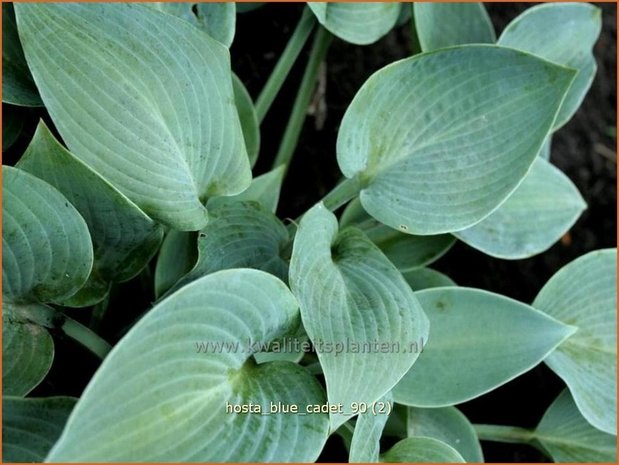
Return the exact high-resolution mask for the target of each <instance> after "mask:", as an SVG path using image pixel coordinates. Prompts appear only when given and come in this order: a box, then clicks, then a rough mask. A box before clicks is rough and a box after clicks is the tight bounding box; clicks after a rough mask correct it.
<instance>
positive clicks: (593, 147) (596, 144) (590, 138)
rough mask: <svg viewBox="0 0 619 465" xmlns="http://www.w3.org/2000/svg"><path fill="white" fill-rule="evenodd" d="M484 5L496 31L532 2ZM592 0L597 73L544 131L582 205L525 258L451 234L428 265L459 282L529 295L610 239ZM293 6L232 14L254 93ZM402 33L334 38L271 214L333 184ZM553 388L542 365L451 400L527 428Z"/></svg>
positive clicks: (529, 456)
mask: <svg viewBox="0 0 619 465" xmlns="http://www.w3.org/2000/svg"><path fill="white" fill-rule="evenodd" d="M485 5H486V8H487V10H488V13H489V14H490V17H491V19H492V22H493V24H494V26H495V30H496V32H497V37H498V36H499V35H500V33H501V32H502V30H503V29H504V27H505V26H506V25H507V24H508V23H509V22H510V21H511V20H512V19H513V18H515V17H516V16H518V14H520V13H521V12H522V11H524V10H525V9H527V8H529V7H531V6H533V5H534V4H532V3H486V4H485ZM598 6H599V7H600V8H602V18H603V26H602V33H601V36H600V39H599V40H598V42H597V44H596V46H595V49H594V53H595V56H596V60H597V64H598V71H597V75H596V78H595V80H594V82H593V85H592V87H591V89H590V91H589V93H588V94H587V97H586V99H585V101H584V103H583V105H582V106H581V108H580V110H579V111H578V113H577V114H576V115H575V116H574V118H572V120H571V121H570V122H569V123H568V124H567V125H566V126H564V127H563V128H562V129H560V130H559V131H558V132H557V133H556V134H555V136H554V137H553V143H552V153H551V161H552V162H553V163H554V164H555V165H556V166H557V167H559V168H560V169H561V170H563V171H564V172H565V173H566V174H567V175H568V176H569V178H570V179H571V180H572V181H573V182H574V183H575V184H576V186H577V187H578V189H579V190H580V192H581V193H582V195H583V197H584V199H585V200H586V202H587V204H588V209H587V210H586V211H585V213H584V214H583V215H582V217H581V218H580V219H579V220H578V222H577V223H576V225H575V226H574V227H573V228H572V230H571V231H570V232H569V233H568V234H566V236H565V237H564V238H563V239H562V240H561V241H560V242H559V243H557V244H556V245H555V246H553V247H552V248H551V249H550V250H548V251H547V252H545V253H543V254H541V255H538V256H536V257H533V258H530V259H526V260H519V261H507V260H498V259H494V258H491V257H487V256H485V255H484V254H482V253H480V252H478V251H476V250H474V249H472V248H470V247H468V246H467V245H466V244H464V243H461V242H458V243H457V244H456V245H455V246H454V247H453V248H452V249H451V250H450V251H449V252H448V253H447V254H446V255H445V256H444V257H443V258H442V259H441V260H439V261H438V262H436V263H435V264H433V265H432V267H433V268H436V269H438V270H440V271H443V272H445V273H447V274H448V275H449V276H450V277H452V278H453V279H454V280H455V281H456V282H457V283H458V284H460V285H463V286H471V287H478V288H482V289H487V290H490V291H494V292H498V293H501V294H504V295H507V296H510V297H513V298H515V299H518V300H521V301H523V302H531V301H532V300H533V299H534V298H535V296H536V295H537V293H538V291H539V290H540V289H541V287H542V286H543V285H544V283H545V282H546V281H547V280H548V279H549V278H550V277H551V276H552V275H553V274H554V273H555V272H556V271H557V270H558V269H559V268H560V267H562V266H563V265H564V264H566V263H568V262H570V261H571V260H573V259H574V258H576V257H578V256H580V255H582V254H584V253H586V252H589V251H591V250H595V249H599V248H605V247H615V246H616V243H617V242H616V237H617V236H616V224H617V222H616V205H617V195H616V192H617V190H616V181H617V177H616V172H617V166H616V101H617V98H616V87H617V86H616V69H617V66H616V34H617V30H616V24H617V21H616V5H615V4H598ZM301 8H302V7H301V6H300V5H296V4H271V5H265V6H263V7H261V8H259V9H257V10H254V11H252V12H250V13H245V14H243V15H239V17H238V21H237V34H236V37H235V41H234V44H233V46H232V49H231V52H232V59H233V68H234V70H235V72H236V73H237V74H238V75H239V77H240V78H241V79H242V80H243V82H244V83H245V84H246V86H247V88H248V90H249V92H250V94H251V95H252V96H253V97H254V98H255V97H257V95H258V94H259V92H260V90H261V88H262V86H263V85H264V83H265V81H266V79H267V78H268V76H269V73H270V71H271V70H272V69H273V66H274V65H275V62H276V61H277V58H278V57H279V55H280V54H281V51H282V50H283V48H284V46H285V44H286V41H287V38H288V37H289V36H290V34H291V33H292V30H293V29H294V26H295V25H296V22H297V21H298V18H299V17H300V14H301ZM256 25H260V26H259V27H258V26H256ZM308 42H309V41H308ZM410 42H411V30H410V23H407V24H405V25H403V26H401V27H398V28H396V29H395V30H394V31H392V32H391V33H390V34H388V35H387V36H385V37H384V38H382V39H381V40H379V41H378V42H376V43H375V44H372V45H369V46H363V47H361V46H355V45H351V44H348V43H346V42H344V41H342V40H339V39H337V38H336V39H334V41H333V43H332V45H331V48H330V49H329V53H328V56H327V59H326V66H325V67H324V74H323V75H322V76H321V79H322V80H323V81H322V84H323V85H324V90H325V94H324V97H323V101H322V104H323V107H324V108H323V110H322V111H319V114H318V116H316V115H313V116H312V115H310V116H309V117H308V118H307V120H306V121H305V125H304V128H303V131H302V133H301V137H300V140H299V144H298V147H297V150H296V152H295V155H294V159H293V162H292V164H291V166H290V171H289V174H288V176H287V178H286V180H285V184H284V186H283V189H282V196H281V200H280V208H279V211H278V215H279V216H280V217H281V218H285V217H288V218H296V217H298V216H299V215H300V214H301V213H303V212H304V211H306V210H307V209H308V208H310V207H311V206H312V205H313V204H314V203H315V202H317V201H318V200H320V199H321V198H322V197H323V196H324V195H325V194H326V193H327V192H329V191H330V190H331V189H332V188H333V186H335V185H336V184H337V182H338V181H339V179H340V177H341V174H340V171H339V169H338V166H337V163H336V158H335V142H336V138H337V131H338V127H339V124H340V121H341V120H342V116H343V115H344V112H345V110H346V108H347V106H348V105H349V103H350V102H351V100H352V98H353V97H354V95H355V93H356V92H357V90H358V89H359V88H360V87H361V85H362V84H363V83H364V82H365V80H366V79H367V78H368V77H369V76H370V75H371V74H372V73H373V72H375V71H376V70H378V69H380V68H382V67H383V66H385V65H387V64H389V63H391V62H393V61H395V60H398V59H401V58H405V57H407V56H410V54H411V48H410ZM306 48H308V47H306ZM306 61H307V50H305V55H302V57H301V58H300V59H299V60H298V63H297V64H296V65H295V67H294V68H293V71H292V73H291V76H290V77H289V79H288V81H287V82H286V85H285V86H284V88H283V89H282V92H281V94H280V95H279V96H278V98H277V100H276V101H275V102H274V105H273V107H272V108H271V110H270V111H269V113H268V115H267V117H266V118H265V120H264V122H263V124H262V127H261V130H262V143H261V153H260V159H259V161H258V164H257V166H256V169H255V172H256V174H260V173H262V172H264V171H267V170H268V169H269V168H270V166H271V162H272V160H273V157H274V154H275V153H276V152H277V148H278V144H279V141H280V138H281V134H282V133H283V130H284V128H285V125H286V122H287V121H288V116H289V114H290V110H291V107H292V102H293V100H294V98H295V95H296V90H297V87H298V83H299V82H300V79H301V75H302V73H303V69H304V66H305V63H306ZM318 108H320V105H318ZM321 120H322V121H321ZM563 387H564V384H563V382H562V381H561V380H560V379H559V378H558V377H557V376H556V375H555V374H554V373H553V372H551V371H550V370H549V369H548V368H547V367H546V366H545V365H543V364H542V365H540V366H539V367H537V368H535V369H534V370H532V371H530V372H528V373H527V374H525V375H523V376H521V377H519V378H517V379H516V380H514V381H512V382H510V383H507V384H506V385H505V386H503V387H501V388H499V389H497V390H495V391H493V392H492V393H490V394H487V395H485V396H482V397H481V398H478V399H476V400H473V401H471V402H467V403H465V404H462V405H460V406H459V408H460V409H461V410H462V411H463V412H464V413H465V414H466V415H467V416H468V417H469V419H470V420H471V421H473V422H475V423H493V424H506V425H517V426H522V427H528V428H531V427H534V426H535V425H536V424H537V423H538V422H539V420H540V419H541V417H542V415H543V413H544V411H545V410H546V408H547V407H548V406H549V405H550V404H551V403H552V401H553V400H554V399H555V397H556V396H557V395H558V393H559V392H560V391H561V390H562V389H563ZM384 445H385V446H389V445H390V444H384ZM482 446H483V449H484V455H485V459H486V461H488V462H539V461H542V462H543V461H547V459H546V458H545V457H544V456H543V455H542V454H540V453H539V452H538V451H536V450H535V449H533V448H532V447H529V446H525V445H518V444H500V443H491V442H483V443H482ZM321 460H323V461H344V462H345V461H347V455H346V452H345V450H344V448H343V445H342V444H341V442H340V440H339V439H338V438H337V437H333V438H332V439H331V440H330V441H329V443H328V444H327V447H326V448H325V451H324V453H323V455H322V456H321Z"/></svg>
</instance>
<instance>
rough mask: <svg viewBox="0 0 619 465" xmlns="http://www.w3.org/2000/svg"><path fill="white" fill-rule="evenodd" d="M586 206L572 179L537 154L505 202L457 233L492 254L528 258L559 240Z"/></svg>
mask: <svg viewBox="0 0 619 465" xmlns="http://www.w3.org/2000/svg"><path fill="white" fill-rule="evenodd" d="M585 208H587V204H586V203H585V201H584V200H583V198H582V196H581V195H580V192H578V188H577V187H576V186H575V185H574V184H573V183H572V181H570V179H569V178H568V177H567V176H565V174H563V172H561V170H559V169H558V168H555V167H554V166H553V165H551V164H550V163H548V162H547V161H545V160H544V159H542V158H541V157H538V158H537V159H536V160H535V161H534V162H533V165H532V166H531V171H529V174H527V176H526V177H525V178H524V180H523V181H522V184H520V185H519V186H518V188H517V189H516V190H515V191H514V193H513V194H512V195H510V196H509V197H508V198H507V200H506V201H505V203H503V205H501V206H500V207H499V208H498V209H496V210H495V211H494V212H493V213H491V214H490V216H488V217H486V218H485V219H483V220H482V221H481V222H479V223H477V224H476V225H475V226H472V227H470V228H468V229H465V230H463V231H459V232H456V233H454V234H455V235H456V237H457V238H458V239H460V240H462V241H464V242H466V243H467V244H468V245H470V246H471V247H474V248H476V249H478V250H481V251H482V252H484V253H486V254H488V255H492V256H493V257H497V258H507V259H512V260H514V259H520V258H527V257H531V256H533V255H536V254H539V253H541V252H543V251H545V250H547V249H548V248H549V247H550V246H552V244H554V243H555V242H557V241H558V240H559V239H560V238H561V237H562V236H563V235H564V234H565V233H566V232H567V231H568V230H569V229H570V228H571V227H572V225H573V224H574V223H575V222H576V220H577V219H578V217H579V216H580V214H581V213H582V212H583V211H584V210H585Z"/></svg>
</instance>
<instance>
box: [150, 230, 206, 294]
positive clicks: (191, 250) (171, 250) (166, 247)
mask: <svg viewBox="0 0 619 465" xmlns="http://www.w3.org/2000/svg"><path fill="white" fill-rule="evenodd" d="M197 260H198V239H197V237H196V234H195V233H192V232H183V231H175V230H173V229H172V230H170V231H168V233H167V234H166V236H165V238H164V239H163V243H162V244H161V249H160V250H159V256H158V257H157V265H156V266H155V297H156V298H157V299H159V298H160V297H161V296H163V295H164V294H165V293H166V292H168V290H169V289H170V288H171V287H172V286H173V285H174V284H175V283H176V282H177V281H178V280H179V279H181V278H182V277H183V276H185V275H186V274H187V273H189V271H191V269H192V268H193V267H194V266H195V264H196V261H197Z"/></svg>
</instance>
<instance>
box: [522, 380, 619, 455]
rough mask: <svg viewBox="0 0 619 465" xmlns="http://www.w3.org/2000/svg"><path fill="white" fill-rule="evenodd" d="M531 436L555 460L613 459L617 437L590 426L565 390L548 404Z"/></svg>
mask: <svg viewBox="0 0 619 465" xmlns="http://www.w3.org/2000/svg"><path fill="white" fill-rule="evenodd" d="M533 436H534V438H535V439H536V440H537V441H538V442H539V443H540V444H541V445H542V447H543V449H544V450H545V451H546V452H547V453H548V454H549V455H550V456H551V457H552V459H553V460H554V461H555V462H572V463H574V462H580V463H596V462H601V463H614V462H616V461H617V437H616V436H613V435H610V434H608V433H603V432H602V431H600V430H598V429H595V428H594V427H592V426H591V424H590V423H589V422H587V420H585V419H584V418H583V416H582V415H581V413H580V412H579V411H578V407H577V406H576V404H575V403H574V399H573V398H572V396H571V395H570V392H569V391H568V390H567V389H565V390H564V391H563V392H562V393H561V394H560V395H559V397H557V399H556V400H555V401H554V402H553V403H552V405H551V406H550V407H548V410H546V413H545V414H544V417H543V418H542V421H540V423H539V425H537V428H536V429H535V432H534V433H533Z"/></svg>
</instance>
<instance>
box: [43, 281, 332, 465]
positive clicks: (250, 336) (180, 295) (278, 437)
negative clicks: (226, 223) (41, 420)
mask: <svg viewBox="0 0 619 465" xmlns="http://www.w3.org/2000/svg"><path fill="white" fill-rule="evenodd" d="M299 323H300V322H299V312H298V309H297V304H296V302H295V300H294V297H293V296H292V295H291V293H290V291H289V290H288V289H287V288H286V286H285V285H284V284H283V283H282V282H281V281H279V280H278V279H277V278H275V277H273V276H271V275H269V274H267V273H264V272H261V271H257V270H226V271H222V272H219V273H216V274H212V275H209V276H206V277H204V278H202V279H200V280H198V281H196V282H194V283H192V284H190V285H188V286H186V287H184V288H183V289H181V290H180V291H178V292H177V293H175V294H174V295H172V296H170V297H169V298H168V299H165V300H164V301H162V302H161V303H160V304H159V305H157V306H156V307H155V308H154V309H153V310H151V311H150V312H149V313H148V314H147V315H146V316H145V317H143V318H142V319H141V320H140V321H139V322H138V323H137V325H136V326H134V327H133V328H132V329H131V331H129V333H127V335H126V336H125V337H124V338H123V339H122V340H121V341H120V342H119V343H118V345H117V346H116V347H115V348H114V350H113V351H112V353H111V354H110V355H109V356H108V357H107V358H106V359H105V361H104V362H103V364H102V365H101V368H100V369H99V370H98V371H97V373H96V374H95V376H94V378H93V379H92V381H91V382H90V384H89V386H88V387H87V388H86V391H85V392H84V394H83V396H82V398H81V399H80V401H79V402H78V404H77V406H76V408H75V410H74V411H73V413H72V415H71V417H70V418H69V421H68V423H67V426H66V428H65V430H64V432H63V434H62V436H61V438H60V439H59V441H58V442H57V443H56V445H55V446H54V448H53V449H52V451H51V452H50V454H49V456H48V457H47V461H50V462H88V461H90V462H97V461H105V462H110V461H111V462H114V461H153V462H166V461H169V462H192V461H193V462H209V461H221V462H226V461H233V462H244V461H250V460H252V461H259V462H269V461H276V462H288V461H290V462H311V461H314V460H316V458H317V457H318V454H319V453H320V451H321V449H322V447H323V445H324V442H325V440H326V438H327V428H328V419H327V417H326V415H321V414H311V415H291V414H284V413H279V414H272V415H259V414H257V413H253V414H235V413H226V406H227V405H228V404H230V405H249V404H250V403H251V404H253V405H260V406H261V407H262V408H263V409H265V410H264V411H268V408H269V403H270V402H271V401H273V402H278V401H279V402H282V403H284V404H296V405H298V406H299V409H300V410H301V411H305V408H306V406H307V405H315V404H322V403H324V402H325V398H324V392H323V391H322V388H321V387H320V385H319V384H318V382H317V381H316V380H315V379H314V378H313V377H312V376H311V375H310V374H309V373H308V372H307V371H305V369H304V368H302V367H300V366H298V365H296V364H294V363H290V362H272V363H265V364H261V365H256V364H255V363H254V362H253V360H252V358H251V354H252V353H251V350H246V349H249V347H247V341H253V342H260V343H265V342H269V341H272V340H274V339H277V338H281V337H284V336H285V335H287V334H290V333H291V332H292V331H294V330H295V329H296V328H297V326H298V325H299ZM200 341H202V342H210V343H213V344H214V343H222V344H228V346H227V347H229V348H231V349H230V350H222V351H217V350H212V351H197V350H196V343H198V342H200ZM235 344H237V346H236V347H238V349H237V350H235V349H234V347H235ZM121 380H122V382H120V381H121Z"/></svg>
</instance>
